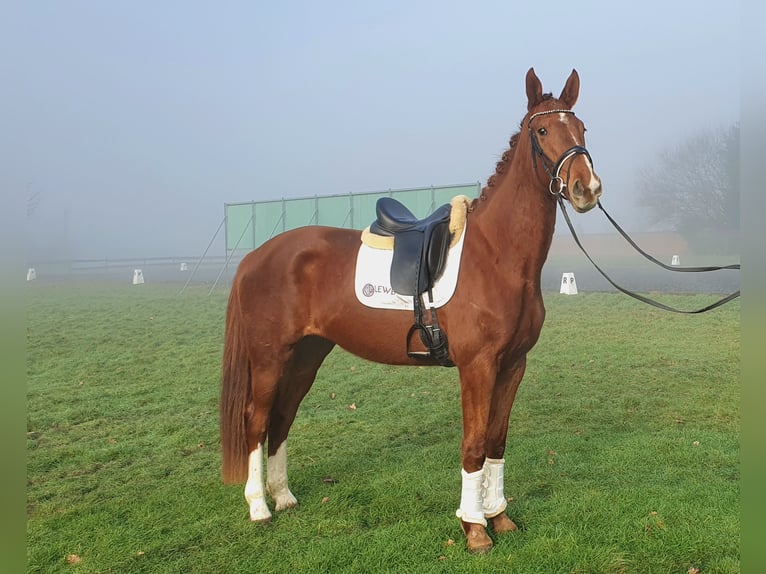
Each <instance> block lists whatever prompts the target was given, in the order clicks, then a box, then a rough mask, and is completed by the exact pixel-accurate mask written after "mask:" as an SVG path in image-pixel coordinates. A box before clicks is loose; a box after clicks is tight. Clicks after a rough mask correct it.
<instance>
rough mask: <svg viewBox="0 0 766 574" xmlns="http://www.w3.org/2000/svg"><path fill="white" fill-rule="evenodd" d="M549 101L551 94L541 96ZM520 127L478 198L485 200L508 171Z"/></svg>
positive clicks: (551, 97) (517, 141)
mask: <svg viewBox="0 0 766 574" xmlns="http://www.w3.org/2000/svg"><path fill="white" fill-rule="evenodd" d="M550 99H553V94H551V93H546V94H543V101H545V100H550ZM522 122H523V120H522ZM521 127H522V126H521V125H519V131H518V132H516V133H515V134H513V135H512V136H511V139H510V141H509V142H508V149H507V150H505V151H504V152H503V155H502V156H501V158H500V161H498V162H497V163H496V164H495V173H493V174H492V175H490V176H489V179H487V185H485V186H484V187H483V188H482V190H481V194H480V195H479V198H481V199H486V198H487V195H486V194H487V192H488V191H489V190H490V189H492V188H493V187H495V186H497V184H498V183H500V180H501V179H502V177H503V176H504V175H505V173H506V172H507V171H508V167H509V166H510V165H511V160H512V159H513V155H514V153H515V152H516V146H517V144H518V143H519V137H520V136H521Z"/></svg>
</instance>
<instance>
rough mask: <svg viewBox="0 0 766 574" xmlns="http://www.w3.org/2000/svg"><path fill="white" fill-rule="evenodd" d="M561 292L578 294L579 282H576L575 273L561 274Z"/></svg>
mask: <svg viewBox="0 0 766 574" xmlns="http://www.w3.org/2000/svg"><path fill="white" fill-rule="evenodd" d="M559 293H564V294H565V295H577V283H575V278H574V273H564V274H563V275H562V276H561V289H560V290H559Z"/></svg>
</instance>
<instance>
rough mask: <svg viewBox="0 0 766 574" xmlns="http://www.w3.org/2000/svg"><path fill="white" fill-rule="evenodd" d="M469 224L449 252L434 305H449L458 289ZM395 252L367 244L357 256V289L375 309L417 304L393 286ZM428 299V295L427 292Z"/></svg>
mask: <svg viewBox="0 0 766 574" xmlns="http://www.w3.org/2000/svg"><path fill="white" fill-rule="evenodd" d="M466 231H467V226H466V227H464V228H463V233H462V234H461V235H460V239H459V240H458V242H457V243H456V244H455V245H454V246H453V247H451V248H450V250H449V252H448V253H447V262H446V263H445V265H444V273H442V276H441V277H440V278H439V280H438V281H437V282H436V284H435V285H434V288H433V296H434V300H433V306H434V307H441V306H443V305H446V304H447V302H448V301H449V300H450V298H451V297H452V294H453V293H454V292H455V287H456V286H457V276H458V271H459V270H460V255H461V254H462V253H463V239H465V234H466ZM393 258H394V252H393V251H392V250H390V249H375V248H373V247H370V246H368V245H365V244H364V243H362V244H361V246H360V247H359V253H358V255H357V257H356V276H355V277H354V291H355V292H356V297H357V299H359V301H360V302H361V303H362V304H364V305H366V306H367V307H374V308H376V309H404V310H410V311H412V310H413V309H414V308H415V306H414V304H413V297H412V296H411V295H399V294H398V293H395V292H394V290H393V289H392V288H391V261H392V260H393ZM425 298H426V299H427V298H428V295H427V294H426V297H425Z"/></svg>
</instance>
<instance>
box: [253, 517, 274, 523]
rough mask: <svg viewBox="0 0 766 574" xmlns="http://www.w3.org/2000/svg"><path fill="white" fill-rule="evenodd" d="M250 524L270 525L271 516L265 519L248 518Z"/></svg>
mask: <svg viewBox="0 0 766 574" xmlns="http://www.w3.org/2000/svg"><path fill="white" fill-rule="evenodd" d="M250 522H252V523H253V524H271V516H267V517H266V518H252V517H251V518H250Z"/></svg>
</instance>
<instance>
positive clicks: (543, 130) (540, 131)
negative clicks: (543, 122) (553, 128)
mask: <svg viewBox="0 0 766 574" xmlns="http://www.w3.org/2000/svg"><path fill="white" fill-rule="evenodd" d="M537 133H539V134H540V135H541V136H544V135H546V134H547V133H548V130H546V129H545V128H540V129H539V130H537Z"/></svg>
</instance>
